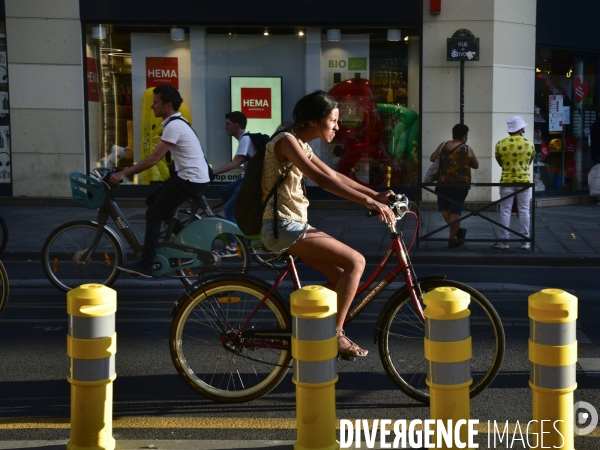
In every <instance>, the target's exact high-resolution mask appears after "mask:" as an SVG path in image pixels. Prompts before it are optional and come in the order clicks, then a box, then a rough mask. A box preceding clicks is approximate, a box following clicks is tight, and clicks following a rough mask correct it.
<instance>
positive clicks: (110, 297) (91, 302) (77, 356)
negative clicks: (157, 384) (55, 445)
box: [67, 284, 117, 450]
mask: <svg viewBox="0 0 600 450" xmlns="http://www.w3.org/2000/svg"><path fill="white" fill-rule="evenodd" d="M116 311H117V293H116V292H115V291H114V290H112V289H111V288H108V287H106V286H102V285H101V284H84V285H82V286H80V287H78V288H76V289H73V290H71V291H69V292H68V293H67V313H68V314H69V334H68V335H67V354H68V355H69V356H70V357H71V374H70V376H69V377H67V380H68V381H69V383H71V439H69V442H67V450H80V449H86V450H90V449H103V450H114V448H115V439H114V438H113V436H112V406H113V385H112V383H113V380H114V379H115V378H116V374H115V353H116V352H117V335H116V333H115V313H116Z"/></svg>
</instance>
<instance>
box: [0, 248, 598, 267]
mask: <svg viewBox="0 0 600 450" xmlns="http://www.w3.org/2000/svg"><path fill="white" fill-rule="evenodd" d="M359 252H360V253H361V254H362V255H363V256H364V257H365V260H366V261H367V263H372V264H378V263H380V262H381V259H382V258H383V254H382V253H380V252H373V251H362V252H361V251H360V250H359ZM41 258H42V254H41V252H11V251H4V252H3V253H2V254H1V255H0V260H2V261H40V260H41ZM410 258H411V261H412V263H413V264H445V263H446V261H448V260H449V259H450V260H451V261H452V262H451V264H452V265H459V266H470V265H486V266H490V265H493V266H497V265H500V266H552V267H556V266H570V267H600V254H595V253H589V254H586V253H536V252H535V251H533V252H531V251H523V250H521V251H518V250H515V251H510V252H507V251H506V250H496V251H493V252H490V253H487V252H486V253H481V252H467V251H460V250H458V251H457V250H456V249H448V250H446V251H444V250H435V251H432V250H417V251H416V252H415V251H412V252H411V256H410ZM392 262H393V261H392Z"/></svg>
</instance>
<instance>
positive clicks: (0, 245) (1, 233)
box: [0, 216, 8, 254]
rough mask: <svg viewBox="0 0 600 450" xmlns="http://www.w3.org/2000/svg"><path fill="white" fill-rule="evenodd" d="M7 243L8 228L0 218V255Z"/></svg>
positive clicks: (0, 217)
mask: <svg viewBox="0 0 600 450" xmlns="http://www.w3.org/2000/svg"><path fill="white" fill-rule="evenodd" d="M7 242H8V227H7V226H6V222H5V221H4V219H3V218H2V216H0V254H1V253H2V252H3V251H4V249H5V248H6V243H7Z"/></svg>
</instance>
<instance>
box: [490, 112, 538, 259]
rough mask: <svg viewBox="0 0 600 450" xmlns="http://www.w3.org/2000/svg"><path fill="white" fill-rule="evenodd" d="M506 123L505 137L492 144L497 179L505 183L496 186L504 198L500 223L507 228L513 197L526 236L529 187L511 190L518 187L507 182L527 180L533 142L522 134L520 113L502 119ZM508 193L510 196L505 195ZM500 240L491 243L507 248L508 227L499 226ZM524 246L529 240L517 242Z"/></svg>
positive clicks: (529, 177)
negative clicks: (506, 133) (494, 151)
mask: <svg viewBox="0 0 600 450" xmlns="http://www.w3.org/2000/svg"><path fill="white" fill-rule="evenodd" d="M506 124H507V125H508V130H507V131H508V134H509V136H508V137H507V138H504V139H502V140H501V141H499V142H498V143H497V144H496V161H497V162H498V164H500V167H502V176H501V178H500V183H506V185H505V186H500V198H506V197H508V198H506V199H505V200H502V202H500V223H501V224H502V225H503V226H505V227H507V228H510V213H511V210H512V206H513V201H514V200H515V198H516V200H517V211H518V214H519V232H520V233H521V234H522V235H523V236H525V237H529V236H530V234H529V221H530V217H529V203H530V201H531V188H529V189H526V190H524V191H521V192H519V193H518V194H517V195H513V196H510V195H511V194H514V193H515V192H516V191H518V190H519V189H522V188H521V187H511V186H510V184H511V183H531V176H530V173H529V166H530V165H531V163H532V161H533V157H534V156H535V147H534V145H533V142H532V141H530V140H529V139H526V138H524V137H523V134H524V133H525V127H526V126H527V124H526V123H525V121H524V120H523V118H522V117H521V116H513V117H511V118H510V119H508V121H507V122H506ZM509 196H510V197H509ZM499 235H500V241H498V242H496V243H495V244H494V247H496V248H500V249H508V248H510V246H509V245H508V242H507V239H508V236H509V231H508V230H506V229H504V228H500V230H499ZM521 248H522V249H524V250H530V249H531V244H530V243H529V242H524V243H523V244H521Z"/></svg>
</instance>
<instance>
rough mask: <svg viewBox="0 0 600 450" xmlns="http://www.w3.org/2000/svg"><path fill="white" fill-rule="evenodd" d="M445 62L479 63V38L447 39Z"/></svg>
mask: <svg viewBox="0 0 600 450" xmlns="http://www.w3.org/2000/svg"><path fill="white" fill-rule="evenodd" d="M446 56H447V61H479V38H476V37H471V36H463V37H451V38H448V44H447V54H446Z"/></svg>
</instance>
